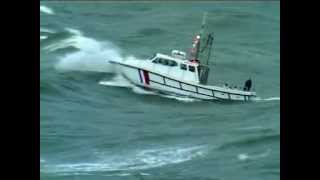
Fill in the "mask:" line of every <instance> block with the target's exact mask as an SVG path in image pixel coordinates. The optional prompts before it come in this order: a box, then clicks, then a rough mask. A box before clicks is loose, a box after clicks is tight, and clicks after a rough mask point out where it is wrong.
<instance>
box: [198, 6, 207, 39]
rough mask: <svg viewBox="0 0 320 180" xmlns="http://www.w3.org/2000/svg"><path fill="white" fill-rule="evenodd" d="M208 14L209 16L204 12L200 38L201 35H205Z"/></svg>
mask: <svg viewBox="0 0 320 180" xmlns="http://www.w3.org/2000/svg"><path fill="white" fill-rule="evenodd" d="M207 14H208V13H207V12H204V13H203V17H202V24H201V30H200V37H201V35H202V34H203V31H204V26H205V25H206V19H207Z"/></svg>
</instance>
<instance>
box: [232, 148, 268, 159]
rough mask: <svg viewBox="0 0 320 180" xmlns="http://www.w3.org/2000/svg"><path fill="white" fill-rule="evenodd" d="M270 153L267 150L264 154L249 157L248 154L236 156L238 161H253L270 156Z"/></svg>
mask: <svg viewBox="0 0 320 180" xmlns="http://www.w3.org/2000/svg"><path fill="white" fill-rule="evenodd" d="M270 152H271V149H267V151H266V152H263V153H261V154H251V155H249V154H248V153H241V154H238V159H239V160H240V161H246V160H255V159H259V158H264V157H267V156H268V155H269V154H270Z"/></svg>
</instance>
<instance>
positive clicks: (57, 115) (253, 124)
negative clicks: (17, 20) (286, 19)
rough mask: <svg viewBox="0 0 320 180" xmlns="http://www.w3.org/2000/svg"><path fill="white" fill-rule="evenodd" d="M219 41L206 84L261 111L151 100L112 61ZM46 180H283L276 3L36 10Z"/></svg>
mask: <svg viewBox="0 0 320 180" xmlns="http://www.w3.org/2000/svg"><path fill="white" fill-rule="evenodd" d="M204 11H206V12H208V19H207V27H208V28H207V29H209V30H210V31H213V32H214V37H215V40H214V47H213V50H214V51H213V57H212V58H211V60H210V68H211V72H210V78H209V84H216V83H218V84H219V83H223V82H227V83H229V84H235V85H239V86H241V85H243V83H244V81H245V80H246V79H247V78H249V77H251V78H252V80H253V88H254V89H255V91H256V92H257V95H258V96H259V99H257V100H256V101H254V102H250V103H228V102H224V103H221V102H207V101H201V100H196V99H192V98H188V97H179V96H175V95H162V94H157V93H154V92H148V91H145V90H143V89H140V88H137V87H135V86H133V85H131V84H130V83H128V82H126V81H125V80H124V79H123V78H122V77H121V76H118V75H115V74H114V69H113V67H112V66H110V64H108V62H107V61H108V60H118V61H122V60H124V59H127V58H136V59H141V60H143V59H146V58H148V57H150V56H151V55H152V54H153V53H156V52H162V53H170V50H172V49H180V50H185V49H187V48H190V46H191V41H192V38H193V35H194V34H195V33H196V32H197V31H198V30H199V28H200V25H201V19H202V14H203V12H204ZM40 119H41V121H40V177H41V179H77V180H80V179H86V180H87V179H112V180H113V179H117V180H118V179H129V180H131V179H132V180H135V179H138V180H141V179H144V180H149V179H170V180H173V179H183V180H188V179H190V180H191V179H192V180H194V179H199V180H209V179H210V180H256V179H259V180H269V179H270V180H275V179H279V178H280V143H279V142H280V141H279V140H280V10H279V2H268V1H261V2H236V1H235V2H214V3H208V2H207V3H204V2H199V3H197V2H188V3H159V2H153V3H152V2H149V3H142V2H140V3H128V2H122V3H114V2H95V3H94V2H91V3H90V2H77V3H76V2H41V3H40Z"/></svg>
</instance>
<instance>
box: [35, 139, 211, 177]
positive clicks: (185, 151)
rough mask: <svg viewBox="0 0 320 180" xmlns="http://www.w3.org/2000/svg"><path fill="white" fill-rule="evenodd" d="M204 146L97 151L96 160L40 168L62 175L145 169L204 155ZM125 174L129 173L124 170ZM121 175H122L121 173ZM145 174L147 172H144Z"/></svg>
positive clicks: (205, 150) (46, 171) (45, 171)
mask: <svg viewBox="0 0 320 180" xmlns="http://www.w3.org/2000/svg"><path fill="white" fill-rule="evenodd" d="M206 152H207V148H206V146H203V145H201V146H193V147H169V148H160V149H147V150H140V151H134V152H129V153H126V154H125V155H122V154H120V155H107V154H105V153H99V154H98V158H99V160H97V161H96V162H86V163H63V164H46V165H43V166H42V167H41V168H40V172H42V173H58V174H59V173H60V174H64V175H69V174H79V173H90V172H115V171H134V170H146V169H150V168H155V167H160V166H165V165H170V164H178V163H183V162H186V161H189V160H192V159H194V158H197V157H201V156H203V155H205V154H206ZM126 174H127V175H130V174H129V173H127V172H126ZM122 175H124V174H123V173H122ZM145 175H147V174H145Z"/></svg>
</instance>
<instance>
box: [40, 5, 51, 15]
mask: <svg viewBox="0 0 320 180" xmlns="http://www.w3.org/2000/svg"><path fill="white" fill-rule="evenodd" d="M40 12H42V13H45V14H50V15H53V14H54V12H53V10H52V9H51V8H48V7H47V6H43V5H41V6H40Z"/></svg>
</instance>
